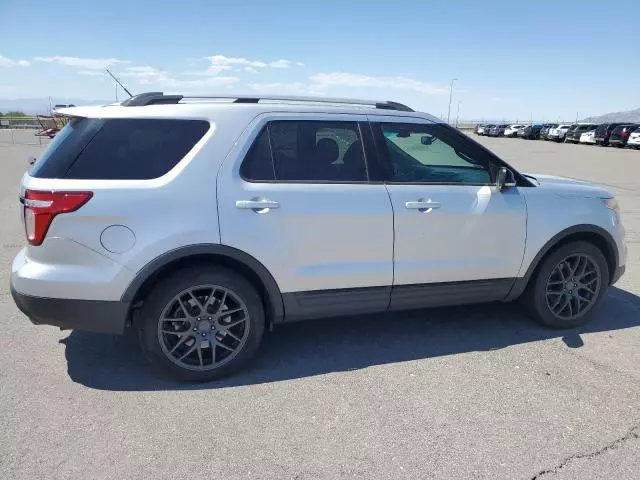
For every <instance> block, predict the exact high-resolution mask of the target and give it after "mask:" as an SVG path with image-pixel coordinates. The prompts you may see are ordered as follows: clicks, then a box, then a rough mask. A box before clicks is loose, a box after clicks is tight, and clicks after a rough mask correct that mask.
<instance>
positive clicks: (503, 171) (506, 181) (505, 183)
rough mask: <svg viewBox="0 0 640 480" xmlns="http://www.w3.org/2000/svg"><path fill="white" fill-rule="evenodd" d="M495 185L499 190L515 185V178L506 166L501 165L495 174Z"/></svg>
mask: <svg viewBox="0 0 640 480" xmlns="http://www.w3.org/2000/svg"><path fill="white" fill-rule="evenodd" d="M496 186H497V187H498V188H499V189H500V191H502V190H505V189H507V188H512V187H515V186H516V179H515V177H514V176H513V172H512V171H511V170H509V169H508V168H506V167H501V168H500V170H498V175H497V176H496Z"/></svg>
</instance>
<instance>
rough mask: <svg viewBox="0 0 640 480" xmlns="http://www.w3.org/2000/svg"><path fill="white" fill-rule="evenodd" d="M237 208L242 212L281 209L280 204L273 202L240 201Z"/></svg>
mask: <svg viewBox="0 0 640 480" xmlns="http://www.w3.org/2000/svg"><path fill="white" fill-rule="evenodd" d="M236 208H240V209H242V210H264V209H266V208H269V209H271V208H280V204H279V203H278V202H272V201H271V200H238V201H237V202H236Z"/></svg>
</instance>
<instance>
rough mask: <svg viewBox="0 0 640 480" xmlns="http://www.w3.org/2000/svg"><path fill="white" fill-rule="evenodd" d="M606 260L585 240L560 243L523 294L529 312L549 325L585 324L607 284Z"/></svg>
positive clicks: (570, 325) (556, 326)
mask: <svg viewBox="0 0 640 480" xmlns="http://www.w3.org/2000/svg"><path fill="white" fill-rule="evenodd" d="M608 279H609V268H608V266H607V261H606V259H605V257H604V255H603V254H602V252H601V251H600V249H598V248H597V247H596V246H594V245H593V244H591V243H588V242H582V241H578V242H572V243H569V244H567V245H563V246H562V247H560V248H558V249H557V250H555V251H554V252H552V253H551V254H550V255H549V256H547V258H545V259H544V260H543V262H542V264H541V265H540V266H539V268H538V270H537V273H536V275H535V277H534V278H532V279H531V282H530V283H529V286H528V287H527V291H526V292H525V295H524V297H523V300H524V302H525V305H526V307H527V309H528V311H529V312H530V314H531V315H532V316H533V317H534V318H535V319H536V320H538V321H539V322H541V323H543V324H545V325H547V326H549V327H552V328H573V327H578V326H581V325H585V324H586V323H588V322H589V321H590V320H591V319H592V317H593V314H594V312H595V310H596V307H597V306H598V305H599V303H600V301H601V300H602V297H603V295H604V292H605V291H606V289H607V286H608Z"/></svg>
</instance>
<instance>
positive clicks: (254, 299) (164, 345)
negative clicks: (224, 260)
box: [139, 266, 265, 382]
mask: <svg viewBox="0 0 640 480" xmlns="http://www.w3.org/2000/svg"><path fill="white" fill-rule="evenodd" d="M203 305H204V307H205V309H204V310H206V312H204V313H203V309H202V307H203ZM185 309H188V310H190V311H189V312H187V310H185ZM226 311H231V312H232V313H231V314H230V315H223V314H222V312H226ZM187 316H189V318H188V319H185V320H181V319H182V318H186V317H187ZM205 316H206V318H205ZM161 318H165V319H166V318H170V319H171V320H169V321H167V320H164V321H161ZM173 319H175V320H173ZM234 322H235V323H234ZM139 323H140V329H139V337H140V344H141V347H142V350H143V351H144V353H145V354H146V356H147V358H148V359H149V360H150V361H151V363H152V364H153V365H154V366H156V367H159V368H160V369H161V370H163V372H164V373H165V374H168V375H170V376H172V377H174V378H176V379H178V380H180V381H185V382H206V381H209V380H213V379H216V378H221V377H224V376H227V375H230V374H232V373H234V372H236V371H238V370H239V369H240V368H241V367H243V366H244V365H245V364H246V363H247V362H248V361H249V360H250V359H251V358H252V357H253V356H254V354H255V353H256V351H257V350H258V347H259V346H260V342H261V340H262V336H263V334H264V328H265V315H264V307H263V305H262V301H261V299H260V295H259V294H258V292H257V291H256V290H255V288H254V287H253V286H252V285H251V284H250V283H249V282H248V281H247V280H245V279H244V278H243V277H241V276H239V275H237V274H235V273H234V272H232V271H229V270H227V269H223V268H217V267H215V266H211V267H197V268H191V269H184V270H179V271H177V272H176V273H174V274H172V275H171V276H169V277H167V278H166V279H164V280H162V281H161V282H160V283H159V284H158V285H157V286H156V287H155V288H154V289H153V291H152V292H151V294H150V295H149V296H148V297H147V299H146V301H145V302H144V304H143V306H142V308H141V311H140V322H139ZM209 327H210V328H209ZM174 330H175V333H174ZM162 332H165V333H162ZM183 332H184V335H182V333H183ZM178 343H180V345H177V344H178ZM223 347H224V348H223ZM194 349H195V350H194ZM172 350H175V353H172ZM188 350H190V351H191V353H188V354H187V356H186V358H184V359H180V358H178V357H180V356H181V355H184V354H185V353H186V352H187V351H188ZM215 363H218V366H215Z"/></svg>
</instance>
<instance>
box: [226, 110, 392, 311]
mask: <svg viewBox="0 0 640 480" xmlns="http://www.w3.org/2000/svg"><path fill="white" fill-rule="evenodd" d="M361 122H364V123H361ZM362 125H364V128H366V129H368V128H369V127H368V125H367V123H366V117H365V116H363V115H340V114H325V115H323V116H318V115H313V116H308V118H305V117H304V116H303V115H302V116H301V115H300V114H296V115H295V116H293V117H292V116H291V114H287V115H285V114H278V113H271V114H265V115H263V116H260V117H259V118H258V119H257V120H255V121H254V122H253V123H252V125H250V127H249V128H248V129H247V132H246V133H245V134H244V135H243V136H242V138H241V139H240V140H239V141H238V142H237V147H235V148H234V149H233V150H232V152H231V153H230V155H229V156H228V157H227V160H226V161H225V162H224V164H223V165H222V167H221V171H220V174H219V175H218V205H219V206H218V211H219V222H220V236H221V241H222V243H223V244H226V245H230V246H233V247H235V248H238V249H240V250H243V251H244V252H246V253H248V254H249V255H251V256H253V257H254V258H256V259H257V260H258V261H259V262H261V263H262V264H263V265H264V266H265V267H266V268H267V270H269V272H271V274H272V275H273V277H274V279H275V281H276V283H277V284H278V286H279V288H280V291H281V292H282V293H283V300H284V307H285V316H286V318H287V319H289V320H297V319H303V318H312V317H321V316H326V315H332V314H334V313H342V314H345V313H365V312H370V311H380V310H385V309H386V307H387V305H388V303H389V295H390V291H391V285H392V282H393V213H392V209H391V202H390V200H389V196H388V194H387V191H386V189H385V186H384V185H383V184H380V183H378V184H371V183H370V182H369V179H368V171H367V166H366V161H365V154H364V149H363V142H362V128H363V127H362ZM366 134H367V135H370V133H369V131H368V130H367V131H366Z"/></svg>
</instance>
